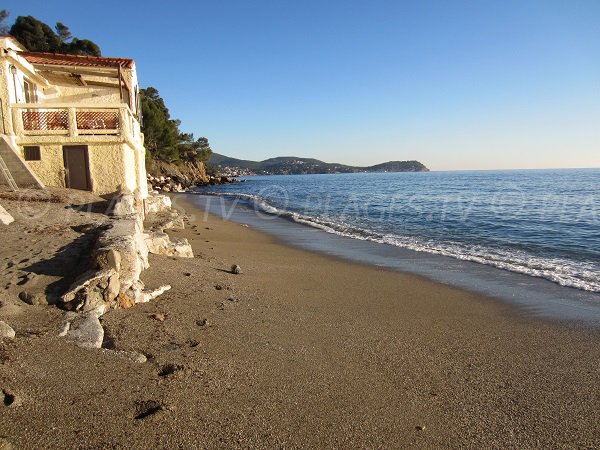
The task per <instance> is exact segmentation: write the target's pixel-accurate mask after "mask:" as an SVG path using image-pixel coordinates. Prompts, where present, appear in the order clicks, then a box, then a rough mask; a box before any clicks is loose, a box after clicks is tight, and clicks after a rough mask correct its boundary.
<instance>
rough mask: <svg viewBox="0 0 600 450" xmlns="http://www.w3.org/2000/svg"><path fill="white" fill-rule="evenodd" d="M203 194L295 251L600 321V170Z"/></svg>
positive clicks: (374, 178)
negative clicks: (321, 254)
mask: <svg viewBox="0 0 600 450" xmlns="http://www.w3.org/2000/svg"><path fill="white" fill-rule="evenodd" d="M197 194H199V195H198V197H197V200H196V201H197V202H199V203H201V206H203V207H204V208H206V209H208V210H210V211H211V212H213V213H216V214H220V215H221V216H223V217H225V218H227V219H231V220H234V221H238V222H244V223H248V224H250V225H251V226H254V227H257V228H259V229H262V230H263V231H267V232H269V233H271V234H274V235H276V236H277V237H279V238H281V239H283V240H285V241H287V242H288V243H291V244H293V245H298V246H300V247H304V248H308V249H310V250H316V251H321V252H324V253H328V254H331V255H334V256H339V257H344V258H347V259H351V260H355V261H359V262H365V263H367V264H374V265H378V266H385V267H390V268H393V269H399V270H402V271H408V272H412V273H416V274H419V275H424V276H427V277H429V278H432V279H435V280H438V281H442V282H445V283H449V284H453V285H456V286H459V287H462V288H467V289H471V290H474V291H477V292H480V293H484V294H486V295H491V296H495V297H501V298H509V299H511V300H513V301H514V300H515V299H516V301H517V303H520V304H521V305H522V306H525V307H528V308H529V309H531V310H535V311H537V312H540V313H544V314H550V315H552V316H554V317H557V318H559V319H579V318H587V319H591V320H596V319H600V169H564V170H510V171H449V172H415V173H412V172H411V173H356V174H325V175H285V176H253V177H246V178H245V179H244V181H243V182H241V183H235V184H225V185H219V186H210V187H206V188H199V189H198V191H197ZM510 274H513V275H514V276H511V275H510ZM516 275H518V276H516ZM550 285H552V286H550ZM538 297H539V298H538ZM554 303H557V304H558V307H554V306H552V305H553V304H554ZM565 309H575V311H565Z"/></svg>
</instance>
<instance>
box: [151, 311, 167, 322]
mask: <svg viewBox="0 0 600 450" xmlns="http://www.w3.org/2000/svg"><path fill="white" fill-rule="evenodd" d="M150 317H152V318H153V319H154V320H158V321H159V322H164V321H165V319H166V318H167V317H166V316H165V315H164V313H154V314H152V315H151V316H150Z"/></svg>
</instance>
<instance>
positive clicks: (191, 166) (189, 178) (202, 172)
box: [146, 159, 209, 188]
mask: <svg viewBox="0 0 600 450" xmlns="http://www.w3.org/2000/svg"><path fill="white" fill-rule="evenodd" d="M146 171H147V172H148V175H150V176H153V177H156V178H158V177H161V176H162V177H170V178H171V179H172V180H173V181H175V182H176V183H179V184H181V185H182V186H183V187H184V188H188V187H191V186H196V185H203V184H206V183H208V181H209V177H208V175H206V167H205V165H204V163H203V162H202V161H186V162H182V163H179V164H175V163H168V162H165V161H160V160H156V159H152V160H149V161H146Z"/></svg>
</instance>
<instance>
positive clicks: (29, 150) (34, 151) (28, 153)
mask: <svg viewBox="0 0 600 450" xmlns="http://www.w3.org/2000/svg"><path fill="white" fill-rule="evenodd" d="M23 151H24V152H25V161H41V160H42V153H41V152H40V147H39V146H38V145H35V146H29V147H23Z"/></svg>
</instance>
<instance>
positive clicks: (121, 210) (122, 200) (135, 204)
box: [106, 193, 141, 217]
mask: <svg viewBox="0 0 600 450" xmlns="http://www.w3.org/2000/svg"><path fill="white" fill-rule="evenodd" d="M139 205H140V201H139V200H138V199H136V198H135V196H134V195H133V194H131V193H123V194H120V195H117V196H116V197H114V198H113V199H112V201H111V202H110V205H109V206H108V209H107V210H106V214H107V215H108V216H113V217H126V216H132V215H135V214H137V213H138V211H140V212H141V206H139Z"/></svg>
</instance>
